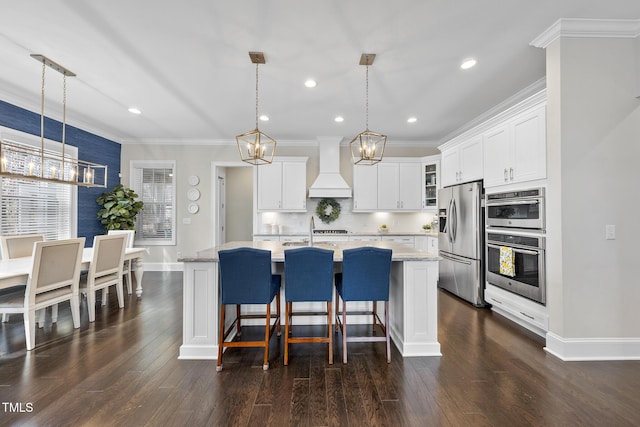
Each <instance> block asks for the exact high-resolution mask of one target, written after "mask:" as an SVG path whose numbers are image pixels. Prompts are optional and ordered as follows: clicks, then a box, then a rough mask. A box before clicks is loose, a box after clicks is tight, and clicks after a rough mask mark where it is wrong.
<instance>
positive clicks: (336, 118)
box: [333, 116, 344, 123]
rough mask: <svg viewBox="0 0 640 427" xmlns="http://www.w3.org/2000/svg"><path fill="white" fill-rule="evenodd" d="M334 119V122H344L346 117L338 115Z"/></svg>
mask: <svg viewBox="0 0 640 427" xmlns="http://www.w3.org/2000/svg"><path fill="white" fill-rule="evenodd" d="M333 121H334V122H336V123H342V122H344V117H342V116H336V117H335V118H334V119H333Z"/></svg>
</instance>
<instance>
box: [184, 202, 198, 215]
mask: <svg viewBox="0 0 640 427" xmlns="http://www.w3.org/2000/svg"><path fill="white" fill-rule="evenodd" d="M187 210H188V211H189V213H190V214H195V213H198V211H199V210H200V206H198V204H197V203H189V206H187Z"/></svg>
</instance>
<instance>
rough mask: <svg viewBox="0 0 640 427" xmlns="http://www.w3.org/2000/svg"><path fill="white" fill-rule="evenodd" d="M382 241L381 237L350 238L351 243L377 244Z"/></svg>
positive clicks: (361, 236)
mask: <svg viewBox="0 0 640 427" xmlns="http://www.w3.org/2000/svg"><path fill="white" fill-rule="evenodd" d="M379 240H380V236H375V235H370V236H369V235H366V236H365V235H356V236H353V235H352V236H349V241H350V242H377V241H379Z"/></svg>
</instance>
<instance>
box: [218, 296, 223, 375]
mask: <svg viewBox="0 0 640 427" xmlns="http://www.w3.org/2000/svg"><path fill="white" fill-rule="evenodd" d="M223 343H224V304H221V305H220V327H219V328H218V362H217V364H216V371H217V372H220V371H222V350H223V348H222V346H223Z"/></svg>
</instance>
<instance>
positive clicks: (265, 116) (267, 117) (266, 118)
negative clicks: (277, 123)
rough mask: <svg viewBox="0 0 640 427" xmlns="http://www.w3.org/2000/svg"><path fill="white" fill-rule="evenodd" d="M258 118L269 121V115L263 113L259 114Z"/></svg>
mask: <svg viewBox="0 0 640 427" xmlns="http://www.w3.org/2000/svg"><path fill="white" fill-rule="evenodd" d="M260 120H262V121H263V122H268V121H269V116H267V115H266V114H263V115H261V116H260Z"/></svg>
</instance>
